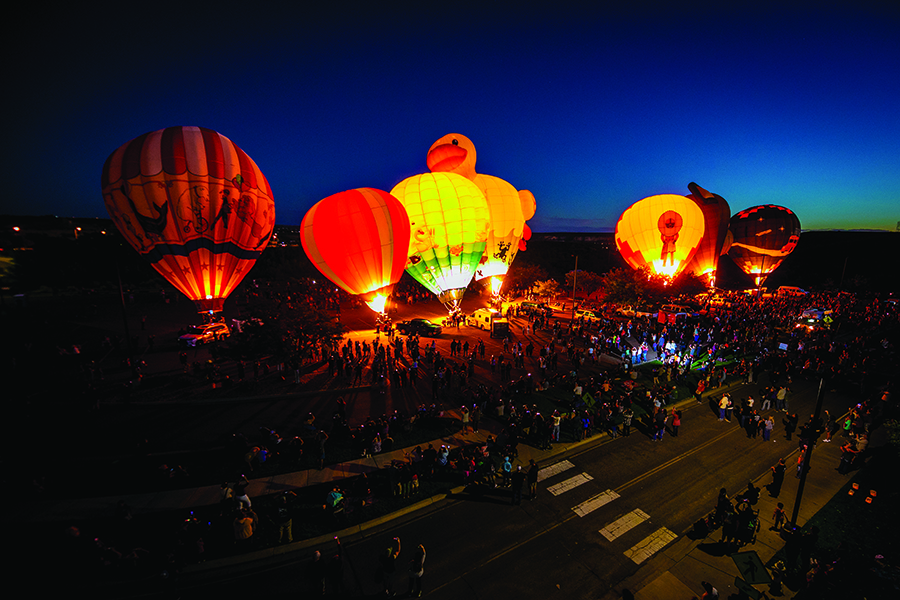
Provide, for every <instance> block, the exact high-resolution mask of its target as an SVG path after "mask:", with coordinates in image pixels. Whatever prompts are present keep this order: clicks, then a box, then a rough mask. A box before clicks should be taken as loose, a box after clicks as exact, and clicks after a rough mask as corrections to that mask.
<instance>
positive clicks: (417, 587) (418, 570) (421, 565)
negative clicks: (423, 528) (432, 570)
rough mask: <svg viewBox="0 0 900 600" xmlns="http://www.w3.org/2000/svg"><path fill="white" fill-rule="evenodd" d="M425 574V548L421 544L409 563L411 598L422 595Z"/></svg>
mask: <svg viewBox="0 0 900 600" xmlns="http://www.w3.org/2000/svg"><path fill="white" fill-rule="evenodd" d="M424 574H425V546H423V545H422V544H419V545H418V546H417V547H416V552H415V554H413V557H412V559H411V560H410V561H409V597H410V598H418V597H420V596H421V595H422V576H423V575H424Z"/></svg>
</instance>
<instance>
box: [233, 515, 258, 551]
mask: <svg viewBox="0 0 900 600" xmlns="http://www.w3.org/2000/svg"><path fill="white" fill-rule="evenodd" d="M258 523H259V518H258V517H257V516H256V513H255V512H253V511H252V510H251V509H250V508H243V507H242V508H241V509H240V511H239V512H238V513H237V515H235V517H234V541H235V543H236V544H238V545H239V546H240V547H241V548H242V549H243V550H244V551H246V550H248V549H249V548H250V546H251V544H252V542H251V540H252V538H253V533H254V532H255V531H256V526H257V524H258Z"/></svg>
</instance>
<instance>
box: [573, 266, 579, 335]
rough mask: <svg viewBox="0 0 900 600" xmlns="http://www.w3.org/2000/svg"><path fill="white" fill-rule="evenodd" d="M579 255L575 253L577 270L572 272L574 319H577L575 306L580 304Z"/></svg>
mask: <svg viewBox="0 0 900 600" xmlns="http://www.w3.org/2000/svg"><path fill="white" fill-rule="evenodd" d="M577 285H578V255H577V254H576V255H575V272H574V273H572V321H575V306H576V305H577V304H578V292H577V291H576V290H577Z"/></svg>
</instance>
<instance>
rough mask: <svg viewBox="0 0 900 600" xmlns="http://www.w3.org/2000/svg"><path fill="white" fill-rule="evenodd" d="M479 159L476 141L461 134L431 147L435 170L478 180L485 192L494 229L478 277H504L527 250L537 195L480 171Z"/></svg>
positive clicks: (430, 161) (430, 165) (429, 160)
mask: <svg viewBox="0 0 900 600" xmlns="http://www.w3.org/2000/svg"><path fill="white" fill-rule="evenodd" d="M475 160H476V152H475V144H473V143H472V140H470V139H469V138H467V137H466V136H464V135H462V134H459V133H448V134H447V135H445V136H444V137H442V138H440V139H439V140H437V141H436V142H435V143H434V144H432V146H431V148H430V149H429V150H428V156H427V159H426V161H427V163H428V168H429V169H431V171H432V172H433V173H456V174H459V175H462V176H463V177H465V178H466V179H469V180H471V181H473V182H475V185H477V186H478V189H480V190H481V192H482V193H483V194H484V197H485V199H486V200H487V204H488V210H489V211H490V222H491V223H490V224H491V229H490V231H489V232H488V238H487V246H486V248H485V252H484V256H483V257H482V259H481V265H480V266H479V268H478V272H477V273H476V274H475V279H484V278H485V277H493V276H498V277H502V276H504V275H506V273H507V271H509V267H510V265H511V264H512V262H513V260H514V259H515V258H516V253H517V252H518V251H519V250H520V249H524V243H522V239H523V236H524V233H525V229H526V227H527V225H525V221H526V220H528V219H530V218H531V217H533V216H534V210H535V201H534V195H533V194H532V193H531V192H529V191H528V190H516V188H515V187H513V186H512V185H511V184H510V183H508V182H506V181H505V180H503V179H500V178H499V177H493V176H491V175H483V174H481V173H476V172H475ZM529 237H530V236H529Z"/></svg>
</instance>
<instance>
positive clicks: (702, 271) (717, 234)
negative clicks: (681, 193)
mask: <svg viewBox="0 0 900 600" xmlns="http://www.w3.org/2000/svg"><path fill="white" fill-rule="evenodd" d="M688 188H689V189H690V190H691V193H690V194H689V195H688V196H687V197H688V198H690V199H691V200H693V201H694V202H695V203H696V204H697V206H699V207H700V210H701V211H703V224H704V229H703V238H702V239H701V240H700V246H699V247H698V248H697V252H696V253H695V254H694V258H693V259H691V262H690V263H689V264H688V265H687V267H685V268H686V269H687V270H688V271H693V272H694V273H696V274H697V275H700V276H705V277H706V278H707V279H708V280H709V284H710V285H715V281H716V270H717V269H718V268H719V256H720V255H721V254H722V247H723V245H724V244H725V237H726V236H727V234H728V220H729V219H730V218H731V207H729V206H728V202H727V201H726V200H725V198H723V197H722V196H719V195H718V194H713V193H711V192H708V191H706V190H705V189H703V188H702V187H700V186H699V185H697V184H696V183H690V184H688Z"/></svg>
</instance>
